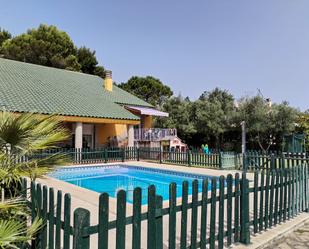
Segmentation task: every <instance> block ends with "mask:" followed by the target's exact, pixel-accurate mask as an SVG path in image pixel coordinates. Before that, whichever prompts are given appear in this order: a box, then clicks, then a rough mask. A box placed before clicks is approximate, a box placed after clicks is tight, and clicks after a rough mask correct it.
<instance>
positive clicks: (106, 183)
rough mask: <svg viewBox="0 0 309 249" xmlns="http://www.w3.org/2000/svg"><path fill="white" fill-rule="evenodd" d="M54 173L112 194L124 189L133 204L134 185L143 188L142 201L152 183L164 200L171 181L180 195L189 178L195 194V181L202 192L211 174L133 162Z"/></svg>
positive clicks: (113, 195) (84, 185) (73, 182)
mask: <svg viewBox="0 0 309 249" xmlns="http://www.w3.org/2000/svg"><path fill="white" fill-rule="evenodd" d="M50 176H51V177H54V178H56V179H59V180H62V181H65V182H68V183H71V184H74V185H77V186H79V187H82V188H86V189H89V190H92V191H95V192H98V193H103V192H106V193H108V194H109V195H110V196H111V197H116V195H117V192H118V191H119V190H120V189H124V190H125V191H126V192H127V201H128V202H129V203H132V202H133V190H134V188H136V187H140V188H142V204H146V203H147V188H148V187H149V186H150V185H152V184H153V185H155V187H156V193H157V195H161V196H162V198H163V200H168V198H169V184H170V183H172V182H175V183H176V186H177V187H176V196H177V197H180V196H181V194H182V182H183V181H188V183H189V194H191V193H192V181H193V180H195V179H197V180H198V181H199V192H201V191H202V184H201V183H202V180H203V179H205V178H207V177H209V176H207V175H199V174H190V173H184V172H177V171H170V170H161V169H155V168H148V167H147V168H146V167H137V166H131V165H113V166H87V167H63V168H59V169H57V170H56V171H54V172H53V173H51V174H50ZM209 182H210V181H209ZM208 189H210V184H209V186H208Z"/></svg>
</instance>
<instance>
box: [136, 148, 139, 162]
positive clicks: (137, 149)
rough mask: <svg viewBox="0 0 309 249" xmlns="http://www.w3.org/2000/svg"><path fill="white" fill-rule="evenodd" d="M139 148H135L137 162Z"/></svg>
mask: <svg viewBox="0 0 309 249" xmlns="http://www.w3.org/2000/svg"><path fill="white" fill-rule="evenodd" d="M139 152H140V151H139V147H137V148H136V160H137V161H139V156H140V155H139Z"/></svg>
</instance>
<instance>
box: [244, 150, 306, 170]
mask: <svg viewBox="0 0 309 249" xmlns="http://www.w3.org/2000/svg"><path fill="white" fill-rule="evenodd" d="M308 164H309V158H308V157H307V156H306V154H305V153H279V152H269V153H265V152H259V151H247V152H246V154H245V155H244V157H243V165H244V166H243V169H246V170H251V171H252V170H257V169H268V170H272V169H276V168H290V167H295V166H298V165H308Z"/></svg>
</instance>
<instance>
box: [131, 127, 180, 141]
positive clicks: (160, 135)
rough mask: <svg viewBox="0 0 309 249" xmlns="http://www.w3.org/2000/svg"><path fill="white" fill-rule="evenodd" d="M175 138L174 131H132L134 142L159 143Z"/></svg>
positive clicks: (156, 129)
mask: <svg viewBox="0 0 309 249" xmlns="http://www.w3.org/2000/svg"><path fill="white" fill-rule="evenodd" d="M175 136H177V130H176V129H161V128H150V129H134V139H135V141H160V140H164V139H168V138H171V137H175Z"/></svg>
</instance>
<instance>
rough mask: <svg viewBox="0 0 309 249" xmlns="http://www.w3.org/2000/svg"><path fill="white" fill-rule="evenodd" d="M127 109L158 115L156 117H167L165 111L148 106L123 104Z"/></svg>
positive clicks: (143, 113) (142, 113)
mask: <svg viewBox="0 0 309 249" xmlns="http://www.w3.org/2000/svg"><path fill="white" fill-rule="evenodd" d="M125 107H126V108H127V109H129V110H133V111H137V112H139V113H140V114H141V115H151V116H158V117H168V115H169V114H168V113H167V112H161V111H158V110H156V109H154V108H149V107H142V106H133V105H126V106H125Z"/></svg>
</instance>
